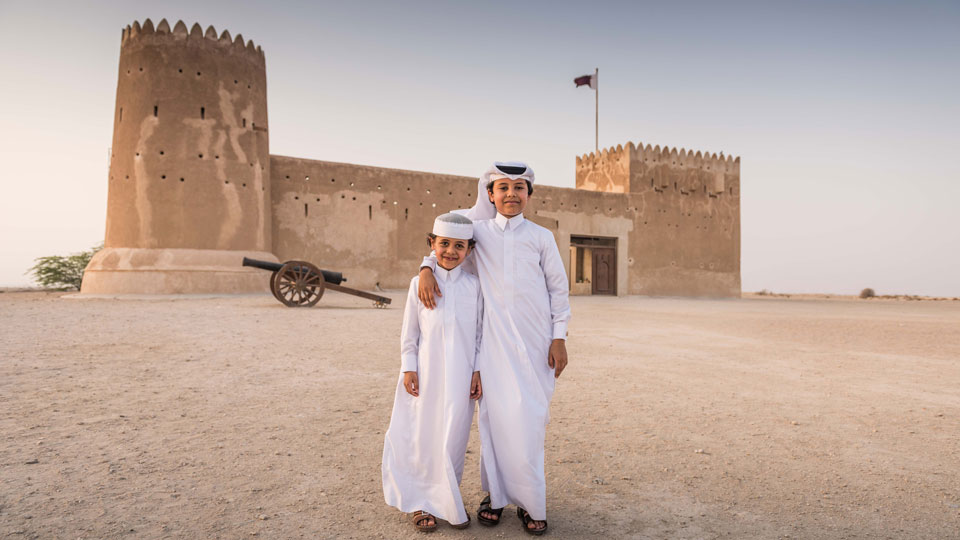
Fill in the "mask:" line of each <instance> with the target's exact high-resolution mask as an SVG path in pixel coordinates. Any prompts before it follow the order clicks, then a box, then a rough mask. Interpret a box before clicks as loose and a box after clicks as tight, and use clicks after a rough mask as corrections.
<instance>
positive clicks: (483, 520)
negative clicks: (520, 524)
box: [477, 494, 503, 527]
mask: <svg viewBox="0 0 960 540" xmlns="http://www.w3.org/2000/svg"><path fill="white" fill-rule="evenodd" d="M482 512H487V513H488V514H493V515H495V516H497V519H490V518H488V517H483V515H481V513H482ZM502 513H503V508H491V507H490V495H489V494H488V495H487V496H486V497H484V498H483V500H482V501H480V509H479V510H477V521H479V522H480V524H481V525H485V526H487V527H494V526H496V525H498V524H499V523H500V514H502Z"/></svg>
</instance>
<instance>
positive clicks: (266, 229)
mask: <svg viewBox="0 0 960 540" xmlns="http://www.w3.org/2000/svg"><path fill="white" fill-rule="evenodd" d="M113 126H114V130H113V145H112V149H111V161H110V169H109V187H108V202H107V220H106V236H105V239H104V249H102V250H101V251H100V252H98V253H97V254H96V256H95V257H94V258H93V260H91V262H90V264H89V265H88V266H87V270H86V273H85V275H84V279H83V285H82V289H81V292H82V293H83V294H175V293H186V294H209V293H242V292H261V291H262V292H266V291H267V290H268V278H269V274H268V273H267V272H263V271H259V270H256V269H252V268H245V267H242V266H241V265H240V262H241V259H242V258H243V257H244V256H247V257H252V258H258V259H264V260H269V261H286V260H305V261H310V262H313V263H314V264H316V265H318V266H320V267H321V268H327V269H331V270H336V271H340V272H343V274H344V275H345V276H347V277H348V279H349V285H350V286H352V287H356V288H367V289H370V288H374V287H377V286H379V287H382V288H385V289H390V288H397V289H399V288H405V287H406V285H407V283H408V282H409V280H410V277H411V276H412V275H413V274H414V273H416V269H417V266H418V264H419V261H420V260H421V258H422V257H423V255H424V254H425V251H426V249H427V248H426V242H425V240H424V236H425V234H426V232H428V231H429V230H431V228H432V224H433V219H434V217H436V216H437V215H439V214H441V213H444V212H447V211H449V210H451V209H454V208H468V207H470V206H472V205H473V204H474V201H475V200H476V189H477V180H476V178H471V177H460V176H451V175H444V174H434V173H428V172H415V171H406V170H397V169H388V168H382V167H368V166H363V165H355V164H348V163H336V162H329V161H317V160H311V159H303V158H294V157H286V156H277V155H271V154H270V144H269V135H270V128H271V126H270V123H269V121H268V116H267V76H266V64H265V60H264V54H263V50H262V49H261V48H260V47H259V46H256V45H255V44H254V43H253V41H244V38H243V36H242V35H240V34H237V36H236V37H234V36H231V34H230V32H228V31H224V32H222V33H221V34H219V35H218V34H217V31H216V30H215V29H214V28H213V27H212V26H210V27H208V28H207V29H206V30H203V29H202V28H201V27H200V26H199V25H198V24H194V25H193V26H192V27H191V28H189V29H188V28H187V26H186V25H185V24H184V23H183V22H182V21H179V22H177V23H176V25H174V26H173V28H171V27H170V25H169V24H168V23H167V21H166V20H163V21H161V22H160V23H159V24H158V25H157V26H156V27H154V25H153V23H152V22H151V21H150V19H146V20H145V21H144V23H143V24H142V25H141V24H140V23H139V22H134V23H133V24H132V25H131V26H127V27H126V28H124V29H123V30H122V32H121V45H120V69H119V73H118V82H117V101H116V108H115V111H114V123H113ZM501 158H505V157H504V156H490V159H489V161H491V162H492V161H494V160H496V159H501ZM531 166H533V168H534V169H535V170H536V168H537V167H536V163H531ZM477 172H478V174H479V173H480V171H477ZM524 215H525V216H526V217H527V218H528V219H530V220H532V221H534V222H535V223H537V224H539V225H542V226H544V227H546V228H547V229H549V230H550V231H552V232H553V234H554V236H555V238H556V240H557V245H558V246H559V247H560V254H561V256H562V257H563V259H564V264H565V266H566V269H567V272H568V275H569V277H570V290H571V293H572V294H610V295H625V294H640V295H672V296H712V297H738V296H739V295H740V159H739V158H737V159H733V158H731V157H730V156H726V157H724V156H723V154H720V155H719V156H718V155H717V154H710V153H701V152H693V151H689V150H683V149H681V150H677V149H676V148H667V147H663V148H661V147H659V146H653V147H651V146H650V145H643V144H636V145H634V144H633V143H627V144H626V146H621V145H617V146H616V148H609V149H605V150H602V151H600V152H598V153H591V154H587V155H583V156H579V157H577V158H576V188H575V189H570V188H559V187H552V186H545V185H542V184H538V185H536V186H535V189H534V194H533V196H532V197H531V200H530V203H529V205H528V206H527V209H526V211H525V212H524Z"/></svg>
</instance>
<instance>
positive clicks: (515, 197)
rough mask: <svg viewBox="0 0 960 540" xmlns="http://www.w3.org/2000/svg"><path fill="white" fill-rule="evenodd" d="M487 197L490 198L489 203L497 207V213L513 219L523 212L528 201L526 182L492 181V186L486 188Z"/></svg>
mask: <svg viewBox="0 0 960 540" xmlns="http://www.w3.org/2000/svg"><path fill="white" fill-rule="evenodd" d="M487 195H488V196H489V197H490V202H492V203H493V204H494V205H495V206H496V207H497V212H499V213H501V214H503V215H504V217H513V216H516V215H518V214H520V213H521V212H523V209H524V208H525V207H526V206H527V201H528V200H529V199H530V193H529V190H528V186H527V181H526V180H523V179H518V180H510V179H509V178H501V179H499V180H494V181H493V184H492V185H491V186H490V187H489V188H487Z"/></svg>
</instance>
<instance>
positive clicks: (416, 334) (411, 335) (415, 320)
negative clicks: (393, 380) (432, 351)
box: [400, 276, 420, 372]
mask: <svg viewBox="0 0 960 540" xmlns="http://www.w3.org/2000/svg"><path fill="white" fill-rule="evenodd" d="M419 281H420V278H419V276H414V278H413V279H411V280H410V289H409V290H408V291H407V303H406V304H405V305H404V306H403V326H402V327H401V329H400V371H413V372H416V371H417V368H418V363H419V362H418V358H419V355H420V299H419V298H417V286H418V284H419Z"/></svg>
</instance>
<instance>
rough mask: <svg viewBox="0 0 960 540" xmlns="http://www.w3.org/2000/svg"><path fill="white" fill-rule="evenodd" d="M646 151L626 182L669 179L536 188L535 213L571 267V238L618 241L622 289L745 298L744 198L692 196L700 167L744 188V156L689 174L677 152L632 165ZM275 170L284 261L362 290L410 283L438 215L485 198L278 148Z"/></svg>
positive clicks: (442, 180)
mask: <svg viewBox="0 0 960 540" xmlns="http://www.w3.org/2000/svg"><path fill="white" fill-rule="evenodd" d="M678 155H679V154H678ZM684 156H686V153H684ZM645 157H649V158H653V157H654V155H653V154H649V155H647V154H636V153H632V154H627V158H629V159H625V158H623V157H621V156H617V159H618V160H623V163H630V164H631V165H630V168H629V169H628V171H627V172H628V173H629V172H632V171H636V173H637V175H639V176H638V177H637V178H632V177H631V180H630V181H627V178H628V176H627V175H626V174H625V175H624V176H623V180H622V181H621V182H620V184H619V185H623V186H626V185H629V186H641V185H642V182H640V179H639V178H640V177H642V178H647V175H648V174H653V175H654V177H655V178H657V179H659V182H660V184H657V185H656V186H654V187H653V188H651V187H650V186H649V184H648V185H647V186H645V187H643V188H641V189H640V191H639V192H637V193H610V192H605V191H598V190H586V189H569V188H559V187H554V186H544V185H536V186H534V194H533V196H532V197H531V200H530V203H529V205H528V207H527V209H526V211H525V213H524V215H525V216H526V217H527V218H529V219H530V220H531V221H533V222H535V223H537V224H539V225H541V226H543V227H546V228H547V229H549V230H550V231H552V232H553V234H554V237H555V238H556V240H557V245H558V247H559V249H560V255H561V258H562V259H563V261H564V265H565V266H566V268H567V270H568V273H569V271H570V269H571V265H572V260H571V254H570V253H571V252H570V245H571V237H574V236H585V237H599V238H609V239H613V240H615V245H616V248H617V250H618V253H619V254H620V255H619V256H618V258H617V292H618V293H619V294H647V295H696V296H717V297H725V296H739V294H740V279H739V205H738V204H732V205H731V204H729V201H731V200H732V201H733V202H735V203H736V202H737V200H736V198H732V197H725V198H724V197H723V196H722V195H720V194H717V193H713V194H712V195H711V194H710V193H704V192H703V190H702V189H699V190H698V193H699V194H700V195H702V197H697V198H690V196H691V195H692V194H693V187H692V186H693V185H694V184H695V183H697V182H699V183H700V184H702V183H703V182H704V179H703V178H700V175H701V173H702V174H707V173H708V172H709V173H710V174H712V171H713V169H715V168H717V167H720V168H721V169H722V170H723V171H724V174H725V175H729V178H727V177H726V176H725V177H724V179H725V180H726V182H727V185H728V188H734V186H736V187H737V188H738V187H739V186H738V183H737V182H736V180H738V170H739V163H735V162H732V161H731V162H730V163H729V164H727V163H726V161H724V163H723V164H722V165H721V164H720V160H719V158H717V159H716V160H706V161H704V160H703V159H702V158H701V160H700V162H699V163H698V164H697V165H696V167H691V168H689V170H687V169H683V168H680V167H677V166H676V165H675V164H674V162H673V159H672V154H671V153H670V152H667V153H666V154H665V155H664V156H663V157H661V156H660V155H657V156H656V158H655V161H653V162H652V163H651V165H649V166H641V165H639V164H635V163H633V162H634V161H638V160H639V161H642V160H643V159H644V158H645ZM667 158H670V159H669V160H668V159H667ZM678 159H679V158H678ZM581 161H582V159H581ZM706 167H711V169H707V168H706ZM271 170H272V171H273V172H274V178H273V179H272V183H271V185H272V186H273V193H272V197H271V199H272V201H273V209H272V213H273V216H274V223H273V233H272V236H273V239H274V253H275V254H276V255H277V257H278V258H279V259H280V260H293V259H301V260H308V261H312V262H314V263H316V264H318V265H319V266H321V267H326V268H330V269H334V270H339V271H342V272H343V273H344V275H346V276H347V277H348V279H349V280H350V283H351V285H352V286H355V287H361V288H364V287H367V288H369V287H375V286H377V285H379V286H380V287H383V288H404V287H406V286H407V284H408V282H409V280H410V277H412V276H413V275H414V274H415V273H416V269H417V267H418V265H419V262H420V260H421V258H422V257H423V256H424V255H425V254H426V253H427V252H428V248H427V245H426V240H425V235H426V233H427V232H429V231H430V230H431V229H432V227H433V220H434V218H435V217H436V216H438V215H440V214H442V213H444V212H448V211H450V210H452V209H456V208H469V207H471V206H473V204H474V202H475V200H476V188H477V181H476V179H475V178H471V177H462V176H452V175H443V174H435V173H428V172H418V171H406V170H399V169H389V168H381V167H369V166H363V165H353V164H348V163H334V162H327V161H316V160H308V159H299V158H292V157H285V156H272V162H271ZM578 170H579V169H578ZM681 172H683V174H685V175H686V176H684V177H683V178H681V176H680V174H681ZM675 178H676V180H675ZM709 179H713V176H710V177H709ZM674 181H676V183H677V187H676V188H674V187H673V182H674ZM664 182H669V183H670V185H669V186H668V187H669V189H667V188H666V187H663V186H661V184H662V183H664ZM681 182H683V184H682V185H683V186H684V188H683V190H682V191H681V188H680V186H681ZM697 185H699V184H697ZM731 193H732V192H731ZM732 249H736V250H737V252H736V255H734V254H732V253H730V250H732Z"/></svg>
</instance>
